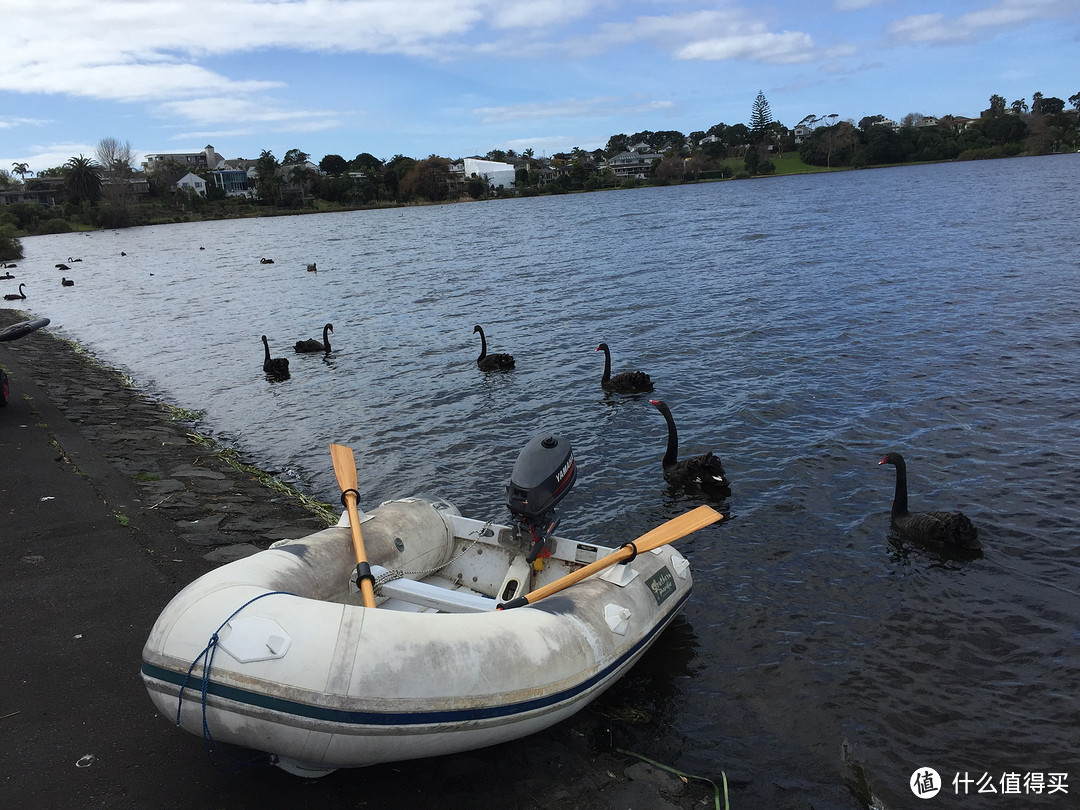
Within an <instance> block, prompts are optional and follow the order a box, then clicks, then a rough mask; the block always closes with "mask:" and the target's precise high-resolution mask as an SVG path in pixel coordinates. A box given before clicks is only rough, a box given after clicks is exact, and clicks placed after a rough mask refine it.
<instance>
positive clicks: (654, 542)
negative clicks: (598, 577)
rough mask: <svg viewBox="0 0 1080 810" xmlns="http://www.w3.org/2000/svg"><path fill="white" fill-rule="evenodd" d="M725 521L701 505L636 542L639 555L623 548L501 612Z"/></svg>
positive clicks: (528, 594) (529, 595) (649, 532)
mask: <svg viewBox="0 0 1080 810" xmlns="http://www.w3.org/2000/svg"><path fill="white" fill-rule="evenodd" d="M723 517H724V516H723V515H721V514H720V513H719V512H717V511H716V510H715V509H713V508H712V507H711V506H704V505H702V506H699V507H697V508H696V509H691V510H690V511H689V512H686V513H684V514H682V515H679V516H678V517H675V518H672V519H671V520H669V521H667V522H665V523H662V524H660V525H659V526H657V527H656V528H655V529H651V530H650V531H647V532H646V533H645V534H643V535H641V536H640V537H639V538H637V540H634V541H633V546H634V548H635V549H637V551H636V552H635V551H633V550H632V549H630V548H628V547H626V546H623V547H622V548H620V549H619V550H618V551H615V552H612V553H611V554H608V555H607V556H606V557H602V558H601V559H599V560H596V561H595V562H591V563H589V564H588V565H586V566H583V567H582V568H579V569H578V570H576V571H571V572H570V573H569V574H567V575H566V576H564V577H560V578H559V579H557V580H555V581H554V582H549V583H548V584H547V585H544V586H542V587H540V588H537V589H536V590H534V591H531V592H530V593H527V594H525V595H523V596H519V597H517V598H516V599H511V600H510V601H509V602H506V603H504V604H501V605H500V608H512V607H523V606H525V605H532V604H534V603H536V602H538V601H539V600H541V599H544V598H545V597H548V596H552V595H554V594H556V593H558V592H559V591H563V590H565V589H567V588H569V587H570V586H571V585H575V584H577V583H578V582H581V580H583V579H587V578H588V577H590V576H592V575H593V574H595V573H597V572H599V571H602V570H604V569H605V568H609V567H610V566H612V565H614V564H615V563H617V562H622V561H623V560H626V559H629V558H630V557H631V556H632V555H634V554H635V553H638V554H640V553H641V552H643V551H652V550H653V549H654V548H659V547H660V546H663V545H667V544H668V543H671V542H674V541H675V540H678V539H679V538H680V537H685V536H686V535H688V534H690V533H691V532H696V531H697V530H698V529H703V528H705V527H706V526H708V525H710V524H712V523H716V522H717V521H718V520H722V519H723Z"/></svg>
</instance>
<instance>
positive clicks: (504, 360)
mask: <svg viewBox="0 0 1080 810" xmlns="http://www.w3.org/2000/svg"><path fill="white" fill-rule="evenodd" d="M477 332H479V333H480V356H479V357H477V358H476V365H477V366H478V367H479V369H480V370H481V371H508V370H509V369H512V368H513V367H514V356H513V355H511V354H506V353H505V352H499V353H496V354H488V353H487V338H486V337H484V330H483V329H481V328H480V325H479V324H477V325H476V326H474V327H473V334H474V335H475V334H476V333H477Z"/></svg>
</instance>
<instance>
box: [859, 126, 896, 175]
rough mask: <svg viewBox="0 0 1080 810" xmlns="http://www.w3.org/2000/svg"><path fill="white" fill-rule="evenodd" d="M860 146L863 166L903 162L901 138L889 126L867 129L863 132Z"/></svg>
mask: <svg viewBox="0 0 1080 810" xmlns="http://www.w3.org/2000/svg"><path fill="white" fill-rule="evenodd" d="M860 128H861V127H860ZM862 145H863V150H862V158H863V163H864V165H867V166H879V165H881V164H885V163H903V162H904V156H905V155H904V142H903V138H902V136H901V135H900V133H898V132H895V131H894V130H893V128H892V127H890V126H886V125H883V124H874V125H873V126H870V127H867V128H866V129H865V130H864V131H863V136H862Z"/></svg>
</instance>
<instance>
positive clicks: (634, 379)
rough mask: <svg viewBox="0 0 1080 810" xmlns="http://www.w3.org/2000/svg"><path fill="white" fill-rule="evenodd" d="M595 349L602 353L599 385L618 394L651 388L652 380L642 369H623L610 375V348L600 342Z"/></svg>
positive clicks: (634, 392)
mask: <svg viewBox="0 0 1080 810" xmlns="http://www.w3.org/2000/svg"><path fill="white" fill-rule="evenodd" d="M596 350H597V351H598V352H603V353H604V376H603V377H601V378H600V385H601V386H603V388H604V389H606V390H608V391H618V392H619V393H620V394H640V393H644V392H645V391H652V390H653V381H652V380H651V379H650V378H649V375H648V374H646V373H645V372H644V371H623V372H621V373H619V374H616V375H615V376H614V377H612V376H611V350H610V349H609V348H608V345H607V344H606V343H601V344H600V345H599V346H597V347H596Z"/></svg>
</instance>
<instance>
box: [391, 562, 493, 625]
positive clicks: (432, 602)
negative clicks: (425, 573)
mask: <svg viewBox="0 0 1080 810" xmlns="http://www.w3.org/2000/svg"><path fill="white" fill-rule="evenodd" d="M371 573H372V574H373V575H374V576H375V578H376V579H378V578H379V577H381V576H383V575H384V574H388V573H390V572H389V571H388V570H387V569H386V568H383V567H382V566H381V565H373V566H371ZM379 590H380V592H381V593H382V594H383V595H385V596H389V597H391V598H393V599H400V600H401V601H402V602H410V603H412V604H414V605H422V606H423V607H428V608H434V609H436V610H441V611H443V612H445V613H487V612H488V611H492V610H495V606H496V605H497V604H498V602H496V601H495V600H494V599H491V598H490V597H487V596H480V595H479V594H475V593H468V592H467V591H454V590H450V589H449V588H440V587H439V586H438V585H431V584H430V583H427V582H421V581H419V580H415V579H404V578H400V579H392V580H390V581H389V582H384V583H382V585H380V586H379Z"/></svg>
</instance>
